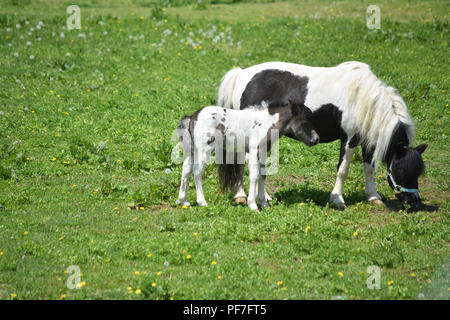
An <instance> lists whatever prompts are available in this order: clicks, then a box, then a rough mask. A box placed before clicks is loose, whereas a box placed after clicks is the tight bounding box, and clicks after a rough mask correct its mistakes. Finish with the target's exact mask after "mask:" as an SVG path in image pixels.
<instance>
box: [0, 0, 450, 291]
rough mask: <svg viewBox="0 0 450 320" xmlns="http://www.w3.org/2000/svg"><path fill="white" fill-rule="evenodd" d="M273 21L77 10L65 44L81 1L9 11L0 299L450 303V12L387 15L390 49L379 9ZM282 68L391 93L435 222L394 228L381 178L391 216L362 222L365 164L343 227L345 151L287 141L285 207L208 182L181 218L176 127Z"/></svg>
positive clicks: (283, 14)
mask: <svg viewBox="0 0 450 320" xmlns="http://www.w3.org/2000/svg"><path fill="white" fill-rule="evenodd" d="M232 2H236V3H233V4H232ZM262 2H263V3H260V2H252V1H205V0H204V1H203V2H202V3H200V4H199V3H198V2H196V1H182V0H180V1H173V2H172V5H168V4H170V3H169V2H159V3H158V2H151V1H142V0H128V1H125V0H124V1H112V0H97V1H78V3H79V6H80V8H81V26H82V29H81V30H67V29H66V28H65V25H66V19H67V17H68V14H67V13H66V7H67V6H68V5H70V4H73V3H72V2H70V1H56V0H55V1H51V0H48V1H32V0H29V1H19V0H11V1H9V0H8V1H6V0H1V1H0V4H1V9H0V299H336V298H342V299H417V298H421V297H425V298H432V297H441V298H444V299H448V298H449V292H450V291H448V288H449V287H450V285H449V276H448V271H449V270H448V266H449V264H448V261H449V259H450V254H449V253H450V250H449V226H450V221H449V215H448V214H449V209H450V205H449V200H450V185H449V181H450V169H449V167H448V162H449V149H450V146H449V143H448V141H449V140H448V139H449V136H450V131H449V125H448V121H449V113H450V109H449V106H448V103H449V99H448V98H449V95H448V88H449V79H450V78H449V74H450V69H449V62H448V56H449V32H448V31H449V30H448V28H449V25H448V21H449V12H450V11H449V10H450V8H449V6H448V2H446V1H424V2H422V3H421V2H417V1H406V0H402V1H396V2H394V4H391V2H390V1H379V2H378V3H379V4H378V5H379V6H380V8H381V17H382V20H381V29H380V30H369V29H368V28H367V27H366V24H365V10H366V9H365V8H366V7H367V5H368V2H365V1H364V2H361V1H339V2H331V1H305V2H295V1H292V2H270V1H267V3H266V1H262ZM371 4H372V3H371ZM272 60H281V61H290V62H296V63H301V64H306V65H316V66H333V65H336V64H338V63H341V62H343V61H347V60H359V61H362V62H365V63H368V64H369V65H370V66H371V67H372V69H373V71H374V72H375V74H377V75H378V76H379V77H380V78H381V79H383V81H385V82H386V83H387V84H388V85H391V86H394V87H396V88H397V89H398V90H399V92H400V93H401V95H402V97H403V98H404V100H405V102H406V104H407V106H408V109H409V111H410V113H411V114H412V116H413V118H414V120H415V123H416V143H415V144H416V145H417V144H420V143H428V144H429V147H428V149H427V150H426V152H425V153H424V159H425V161H426V162H425V164H426V166H427V168H426V172H425V174H424V175H423V176H422V177H421V178H420V180H419V187H420V192H421V198H422V200H423V202H424V203H425V204H426V205H425V206H424V207H423V208H422V209H423V210H420V211H418V212H413V213H407V212H404V211H401V210H399V208H398V206H397V205H396V202H395V200H394V196H393V193H392V190H391V189H390V188H389V186H388V183H387V181H386V178H385V176H386V168H385V167H383V166H381V167H380V168H379V169H378V173H377V178H376V182H377V190H378V192H379V193H380V194H381V195H382V197H383V198H384V200H385V201H386V203H387V204H388V205H389V208H386V209H381V208H378V207H373V206H371V205H370V204H368V203H367V202H366V201H365V198H364V190H363V187H364V174H363V170H362V165H361V150H360V149H357V152H356V153H355V155H354V159H353V163H352V166H351V169H350V173H349V177H348V179H347V180H346V184H345V188H344V190H345V195H344V196H345V198H346V201H347V205H348V209H347V210H346V211H342V212H341V211H336V210H333V209H331V208H330V207H329V206H328V203H327V202H328V196H329V193H330V192H331V189H332V187H333V184H334V180H335V174H336V173H335V171H336V165H337V161H338V153H339V145H338V142H334V143H329V144H323V145H318V146H315V147H312V148H308V147H306V146H305V145H301V144H299V143H297V142H295V141H293V140H289V139H287V138H282V139H281V140H280V145H279V148H280V169H279V172H278V173H277V174H276V175H273V176H269V177H268V179H267V189H268V190H269V192H270V194H271V195H272V197H273V199H274V202H273V205H272V207H271V208H269V209H266V210H264V211H261V212H259V213H255V212H250V210H249V209H248V208H247V207H242V206H236V205H234V203H233V199H232V196H231V195H230V194H221V193H219V192H218V186H217V181H216V180H217V173H216V170H215V167H214V166H213V165H210V166H209V167H208V168H207V171H206V173H205V178H204V189H205V197H206V200H207V201H208V204H209V206H208V207H206V208H200V207H197V206H195V205H194V206H193V207H192V208H189V209H183V208H181V207H178V206H175V200H176V197H177V192H178V186H179V179H180V170H181V168H180V165H178V164H174V163H172V161H171V152H172V149H173V148H174V146H175V145H176V142H175V141H172V140H171V136H172V134H173V132H174V130H175V128H176V126H177V124H178V121H179V119H180V118H181V117H182V116H183V115H186V114H191V113H192V112H193V111H195V110H197V109H198V108H200V107H202V106H204V105H211V104H215V102H216V95H217V89H218V85H219V83H220V79H221V77H222V76H223V75H224V74H225V72H226V71H228V70H229V69H231V68H232V67H233V66H241V67H247V66H250V65H253V64H257V63H261V62H264V61H272ZM192 183H193V181H192V179H191V187H190V191H189V199H190V201H191V203H195V201H194V196H195V194H194V189H193V186H192ZM371 265H376V266H378V267H380V269H381V288H380V289H379V290H369V289H368V288H367V285H366V281H367V278H368V277H369V275H368V274H367V268H368V267H369V266H371ZM70 266H78V267H79V269H80V271H81V276H80V281H81V282H79V287H80V288H79V289H69V288H68V287H67V281H68V280H69V281H70V279H71V278H70V277H71V276H73V274H72V273H71V272H68V268H69V267H70ZM69 271H70V270H69Z"/></svg>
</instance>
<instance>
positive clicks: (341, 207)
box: [331, 202, 347, 211]
mask: <svg viewBox="0 0 450 320" xmlns="http://www.w3.org/2000/svg"><path fill="white" fill-rule="evenodd" d="M331 207H332V208H334V209H336V210H340V211H344V210H345V209H347V206H346V205H345V203H342V202H339V203H332V204H331Z"/></svg>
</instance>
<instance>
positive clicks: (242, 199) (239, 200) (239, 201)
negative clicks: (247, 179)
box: [234, 197, 247, 206]
mask: <svg viewBox="0 0 450 320" xmlns="http://www.w3.org/2000/svg"><path fill="white" fill-rule="evenodd" d="M234 202H235V203H236V204H242V205H244V206H245V205H246V204H247V198H246V197H237V198H235V199H234Z"/></svg>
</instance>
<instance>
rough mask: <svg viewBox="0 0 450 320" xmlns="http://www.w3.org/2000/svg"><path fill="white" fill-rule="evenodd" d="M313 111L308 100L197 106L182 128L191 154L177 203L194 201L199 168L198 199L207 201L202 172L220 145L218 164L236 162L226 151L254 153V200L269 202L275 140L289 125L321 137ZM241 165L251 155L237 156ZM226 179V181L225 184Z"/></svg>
mask: <svg viewBox="0 0 450 320" xmlns="http://www.w3.org/2000/svg"><path fill="white" fill-rule="evenodd" d="M310 114H311V111H310V110H309V109H307V108H306V107H304V106H302V105H296V104H291V102H290V101H289V100H288V101H286V104H284V105H281V104H278V103H271V104H266V103H262V104H261V105H260V106H254V107H251V108H247V109H245V110H229V109H226V108H222V107H217V106H210V107H204V108H202V109H200V110H197V111H196V112H195V113H194V114H193V115H191V116H185V117H183V118H182V119H181V120H180V123H179V125H178V129H177V133H178V136H179V138H180V140H181V143H182V146H183V151H184V154H185V156H186V159H185V160H184V162H183V170H182V174H181V184H180V192H179V195H178V200H177V204H182V205H184V206H189V205H190V204H189V202H188V201H187V189H188V181H189V175H190V173H191V172H192V171H193V172H194V181H195V187H196V191H197V203H198V204H199V205H200V206H206V205H207V202H206V201H205V197H204V195H203V188H202V176H203V172H204V170H205V167H206V165H207V164H208V161H209V158H210V156H211V153H212V152H213V151H214V150H216V163H224V162H225V163H229V162H231V163H234V160H235V159H231V161H230V159H223V158H221V155H222V154H223V152H222V150H229V151H230V150H232V152H235V151H240V152H239V153H240V154H243V155H244V156H245V153H246V152H248V154H249V159H248V167H249V173H250V189H249V194H248V205H249V207H250V209H252V210H258V206H257V204H256V200H257V201H258V204H259V205H260V206H261V207H262V208H264V207H267V206H268V204H267V201H266V196H265V192H264V181H265V175H266V172H265V164H266V157H267V152H268V151H269V150H270V148H271V146H272V144H273V143H274V142H276V140H278V138H279V137H281V136H282V135H283V134H284V133H285V132H286V131H287V130H289V132H290V133H291V134H292V135H293V137H295V138H296V139H299V140H311V139H314V136H315V139H318V136H317V134H316V133H315V132H314V131H313V129H312V124H311V121H310V120H309V119H307V117H308V116H309V115H310ZM236 160H237V161H238V163H240V164H241V165H244V164H245V157H243V158H241V160H240V161H239V159H236ZM223 184H226V182H223V181H222V185H223Z"/></svg>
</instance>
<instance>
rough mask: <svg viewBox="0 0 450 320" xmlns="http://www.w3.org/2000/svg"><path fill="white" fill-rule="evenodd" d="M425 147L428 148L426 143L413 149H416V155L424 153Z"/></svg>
mask: <svg viewBox="0 0 450 320" xmlns="http://www.w3.org/2000/svg"><path fill="white" fill-rule="evenodd" d="M427 147H428V145H427V144H426V143H424V144H420V145H418V146H417V147H415V148H414V149H416V151H417V152H418V153H420V154H422V153H423V152H424V151H425V149H426V148H427Z"/></svg>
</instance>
